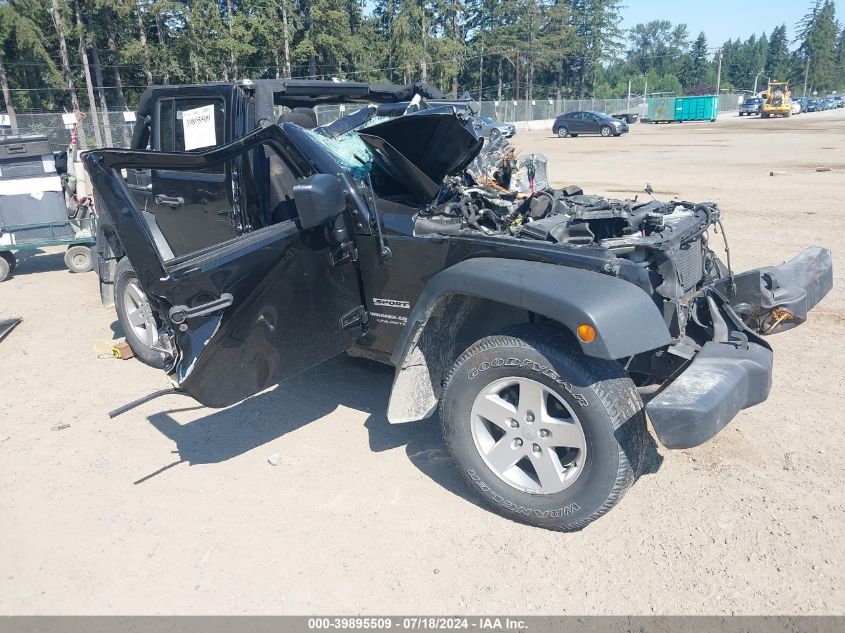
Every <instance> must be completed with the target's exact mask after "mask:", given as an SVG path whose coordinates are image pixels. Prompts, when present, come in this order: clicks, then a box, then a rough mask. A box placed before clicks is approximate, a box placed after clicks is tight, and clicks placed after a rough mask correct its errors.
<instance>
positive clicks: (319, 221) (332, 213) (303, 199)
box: [293, 174, 346, 229]
mask: <svg viewBox="0 0 845 633" xmlns="http://www.w3.org/2000/svg"><path fill="white" fill-rule="evenodd" d="M293 200H294V202H295V203H296V212H297V214H298V215H299V225H300V226H301V227H302V228H303V229H313V228H315V227H318V226H322V225H323V224H326V223H327V222H328V221H329V220H334V219H335V218H336V217H337V216H339V215H340V214H341V213H342V212H343V210H344V209H345V208H346V195H345V194H344V192H343V187H342V186H341V184H340V181H339V180H338V179H337V177H336V176H332V175H331V174H314V175H313V176H309V177H308V178H306V179H305V180H303V181H302V182H301V183H299V184H297V185H294V187H293Z"/></svg>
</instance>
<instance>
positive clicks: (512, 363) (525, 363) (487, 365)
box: [467, 356, 589, 407]
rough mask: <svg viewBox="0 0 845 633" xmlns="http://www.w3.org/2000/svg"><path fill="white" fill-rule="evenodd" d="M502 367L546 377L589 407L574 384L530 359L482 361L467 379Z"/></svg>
mask: <svg viewBox="0 0 845 633" xmlns="http://www.w3.org/2000/svg"><path fill="white" fill-rule="evenodd" d="M500 367H516V368H519V369H528V370H530V371H533V372H535V373H538V374H540V375H542V376H545V377H546V378H549V379H550V380H552V381H554V383H555V384H557V385H559V386H561V387H562V388H563V389H565V390H566V392H567V393H569V394H570V395H571V396H572V397H573V398H574V399H575V401H576V402H577V403H578V404H579V405H581V406H582V407H587V406H589V402H588V401H587V398H586V396H585V395H584V394H583V393H581V392H579V391H576V390H575V389H574V388H573V386H572V383H570V382H568V381H566V380H564V379H563V378H561V376H560V374H558V373H557V372H556V371H555V370H554V369H552V368H551V367H550V366H549V365H545V364H543V363H538V362H537V361H534V360H530V359H528V358H525V359H520V358H516V357H513V356H509V357H507V358H502V357H500V356H497V357H496V358H494V359H492V360H485V361H482V362H481V363H480V364H479V365H478V366H477V367H471V368H470V369H469V371H468V372H467V379H468V380H474V379H475V378H477V377H478V376H479V375H480V374H483V373H484V372H486V371H487V370H489V369H491V368H500Z"/></svg>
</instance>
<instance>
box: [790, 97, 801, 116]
mask: <svg viewBox="0 0 845 633" xmlns="http://www.w3.org/2000/svg"><path fill="white" fill-rule="evenodd" d="M789 107H790V108H792V110H791V113H792V114H801V112H803V110H802V109H801V102H800V101H796V100H795V99H792V100H791V101H790V102H789Z"/></svg>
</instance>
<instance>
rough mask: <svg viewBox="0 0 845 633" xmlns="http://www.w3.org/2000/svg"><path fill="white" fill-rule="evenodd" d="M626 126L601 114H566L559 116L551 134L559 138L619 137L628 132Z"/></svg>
mask: <svg viewBox="0 0 845 633" xmlns="http://www.w3.org/2000/svg"><path fill="white" fill-rule="evenodd" d="M628 129H629V128H628V124H627V123H626V122H625V121H621V120H619V119H616V118H614V117H612V116H610V115H609V114H605V113H603V112H590V111H583V112H567V113H566V114H561V115H559V116H558V117H557V118H556V119H555V121H554V123H553V124H552V133H553V134H557V135H558V136H559V137H561V138H565V137H567V136H572V137H575V136H578V135H580V134H601V135H602V136H621V135H622V134H626V133H627V132H628Z"/></svg>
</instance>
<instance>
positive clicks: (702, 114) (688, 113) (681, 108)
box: [675, 95, 719, 121]
mask: <svg viewBox="0 0 845 633" xmlns="http://www.w3.org/2000/svg"><path fill="white" fill-rule="evenodd" d="M718 115H719V97H717V96H716V95H706V96H703V97H678V98H677V99H676V100H675V120H676V121H715V120H716V117H717V116H718Z"/></svg>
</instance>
